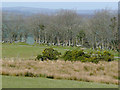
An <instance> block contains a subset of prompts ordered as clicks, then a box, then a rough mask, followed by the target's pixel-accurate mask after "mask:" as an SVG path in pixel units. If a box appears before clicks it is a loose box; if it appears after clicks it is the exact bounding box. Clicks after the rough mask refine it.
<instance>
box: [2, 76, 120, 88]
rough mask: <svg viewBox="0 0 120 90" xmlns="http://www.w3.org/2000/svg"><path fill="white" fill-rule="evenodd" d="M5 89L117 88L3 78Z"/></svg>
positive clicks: (38, 79) (68, 82) (44, 79)
mask: <svg viewBox="0 0 120 90" xmlns="http://www.w3.org/2000/svg"><path fill="white" fill-rule="evenodd" d="M2 87H3V88H117V87H118V86H117V85H113V84H101V83H92V82H79V81H72V80H54V79H48V78H41V77H39V78H35V77H34V78H32V77H15V76H2Z"/></svg>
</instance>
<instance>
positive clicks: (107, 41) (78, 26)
mask: <svg viewBox="0 0 120 90" xmlns="http://www.w3.org/2000/svg"><path fill="white" fill-rule="evenodd" d="M117 20H118V17H117V13H114V12H112V11H111V10H106V9H103V10H99V11H95V12H94V14H93V15H92V16H91V17H84V16H83V15H79V14H78V13H76V11H75V10H59V11H58V12H57V13H55V14H52V15H48V14H34V15H30V16H24V15H21V14H17V13H10V12H3V15H2V41H3V42H9V43H12V42H15V41H18V42H22V41H23V39H24V42H26V40H27V38H28V37H29V36H33V38H34V41H35V43H38V44H48V45H58V46H59V45H62V46H83V47H92V48H94V49H95V48H101V49H105V48H106V49H117V48H118V27H117V26H118V25H117V24H118V22H117Z"/></svg>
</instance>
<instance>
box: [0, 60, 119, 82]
mask: <svg viewBox="0 0 120 90" xmlns="http://www.w3.org/2000/svg"><path fill="white" fill-rule="evenodd" d="M0 70H1V69H0ZM2 74H3V75H12V76H31V77H39V76H41V77H47V78H54V79H68V80H78V81H87V82H100V83H107V84H109V83H111V84H118V62H117V61H112V62H109V63H108V62H99V63H98V64H94V63H81V62H80V61H75V62H70V61H66V62H65V61H61V60H57V61H34V60H3V62H2Z"/></svg>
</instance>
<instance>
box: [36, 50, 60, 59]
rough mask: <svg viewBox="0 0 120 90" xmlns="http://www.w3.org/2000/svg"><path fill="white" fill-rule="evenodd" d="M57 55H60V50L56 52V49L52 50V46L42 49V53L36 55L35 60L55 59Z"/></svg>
mask: <svg viewBox="0 0 120 90" xmlns="http://www.w3.org/2000/svg"><path fill="white" fill-rule="evenodd" d="M59 55H61V53H60V52H58V51H57V50H54V49H53V48H46V49H45V50H43V52H42V55H38V56H37V57H36V59H37V60H40V59H41V60H42V61H43V60H46V59H49V60H57V59H58V57H59Z"/></svg>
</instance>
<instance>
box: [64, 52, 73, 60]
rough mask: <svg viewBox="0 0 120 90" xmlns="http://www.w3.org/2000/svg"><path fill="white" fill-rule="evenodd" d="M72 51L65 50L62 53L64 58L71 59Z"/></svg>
mask: <svg viewBox="0 0 120 90" xmlns="http://www.w3.org/2000/svg"><path fill="white" fill-rule="evenodd" d="M71 53H72V51H66V52H65V54H64V55H63V58H64V60H65V61H66V60H71V59H72V54H71Z"/></svg>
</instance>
